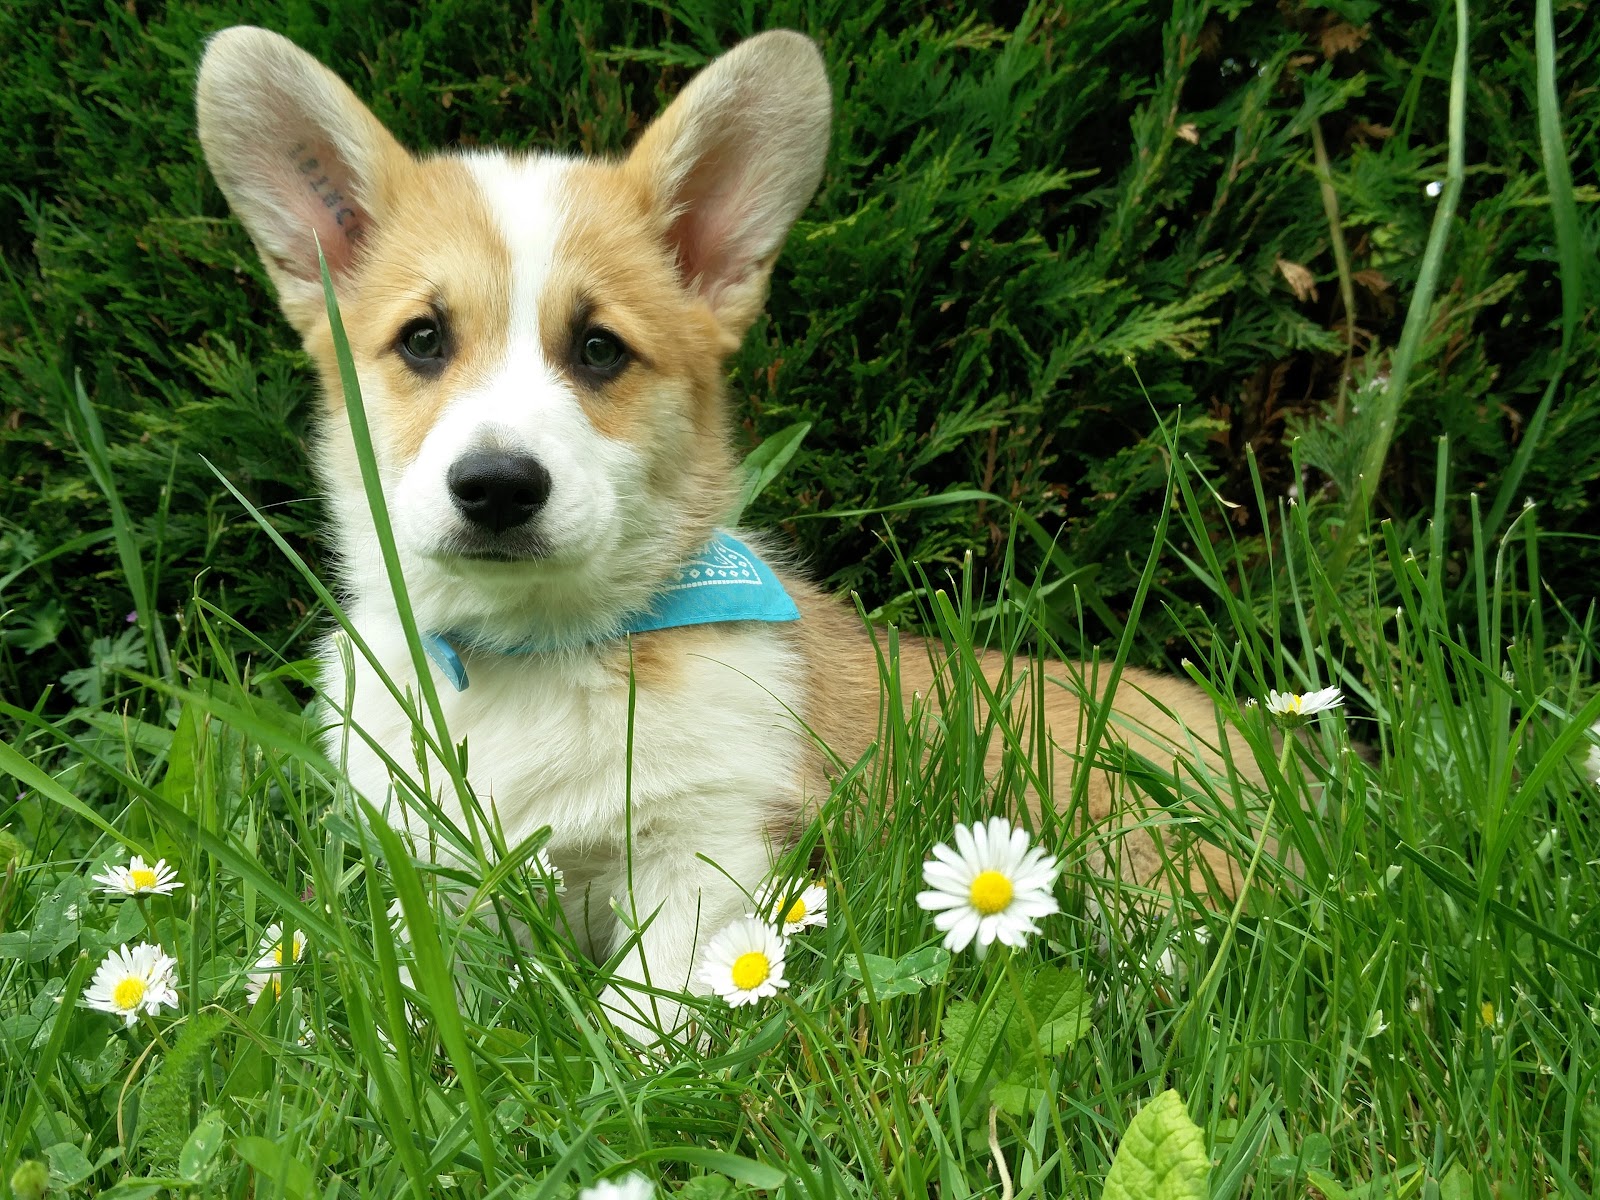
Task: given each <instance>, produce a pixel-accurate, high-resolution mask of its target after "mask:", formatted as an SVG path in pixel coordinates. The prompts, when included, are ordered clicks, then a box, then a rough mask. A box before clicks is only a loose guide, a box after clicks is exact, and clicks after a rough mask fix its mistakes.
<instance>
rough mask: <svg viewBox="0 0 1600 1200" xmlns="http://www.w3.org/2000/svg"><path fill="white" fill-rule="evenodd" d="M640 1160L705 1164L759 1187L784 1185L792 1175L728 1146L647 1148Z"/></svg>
mask: <svg viewBox="0 0 1600 1200" xmlns="http://www.w3.org/2000/svg"><path fill="white" fill-rule="evenodd" d="M638 1160H639V1161H640V1162H661V1161H663V1160H665V1161H667V1162H685V1163H689V1164H691V1165H692V1166H696V1167H704V1168H706V1170H708V1171H718V1172H720V1173H722V1174H723V1175H727V1176H730V1177H732V1178H734V1179H737V1180H738V1181H739V1182H740V1183H748V1184H749V1185H750V1186H751V1187H758V1188H775V1187H781V1186H782V1185H783V1183H784V1181H785V1180H786V1179H788V1178H789V1172H787V1171H785V1170H784V1169H783V1168H782V1167H778V1166H773V1165H772V1164H770V1163H764V1162H757V1161H756V1160H755V1159H753V1158H745V1157H744V1156H743V1155H740V1154H730V1153H729V1152H728V1151H726V1150H707V1149H703V1148H702V1147H700V1146H666V1147H663V1148H662V1149H660V1150H650V1151H647V1152H646V1153H644V1154H641V1155H639V1156H638Z"/></svg>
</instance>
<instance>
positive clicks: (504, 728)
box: [325, 617, 806, 987]
mask: <svg viewBox="0 0 1600 1200" xmlns="http://www.w3.org/2000/svg"><path fill="white" fill-rule="evenodd" d="M356 625H357V628H358V629H359V630H360V631H361V633H362V636H363V637H364V638H365V639H366V641H367V643H368V645H369V646H370V647H371V649H372V651H373V652H374V655H375V657H376V658H377V659H378V661H379V662H381V663H382V665H383V667H384V670H385V671H387V672H388V674H389V675H390V677H391V678H392V679H393V680H394V681H395V682H396V683H397V684H398V685H399V686H400V687H401V688H402V689H403V690H405V689H409V690H410V691H411V692H412V693H413V694H415V693H416V674H415V671H414V669H413V667H412V658H411V653H410V650H409V648H408V647H407V645H406V643H405V639H404V637H403V635H402V633H401V631H400V628H399V625H398V622H396V621H394V620H393V619H392V618H388V617H379V618H375V619H367V620H362V619H360V618H359V617H358V618H357V622H356ZM643 637H648V638H653V639H660V640H658V641H655V642H654V643H653V644H651V645H650V646H648V647H646V646H644V645H642V644H637V645H636V648H635V659H634V662H635V668H634V670H633V671H632V672H631V680H632V687H631V689H630V671H629V668H628V658H627V654H626V651H625V650H621V649H619V648H618V647H616V646H610V647H603V648H597V649H594V650H589V651H584V652H579V653H573V654H565V655H559V656H544V655H492V654H472V655H470V656H468V657H467V658H466V665H467V669H468V672H469V675H470V681H471V682H470V685H469V686H468V687H467V688H466V689H465V690H463V691H460V692H457V691H455V690H453V689H452V687H451V685H450V684H449V683H448V682H447V681H446V680H444V679H443V677H442V676H439V675H438V674H435V675H434V684H435V687H436V688H437V689H438V693H439V698H440V702H441V705H442V708H443V711H444V716H445V720H446V723H447V725H448V728H449V736H450V737H451V739H453V741H455V742H457V743H459V742H462V741H464V742H465V743H466V747H467V764H468V766H467V777H468V780H469V782H470V783H471V785H472V788H473V791H474V792H475V793H476V795H477V797H478V799H479V801H480V803H481V804H482V805H483V807H484V808H485V810H487V811H489V812H491V813H492V814H493V817H494V819H495V820H496V821H498V823H499V825H500V827H501V829H502V831H503V835H504V839H505V843H506V845H508V846H512V845H516V844H517V843H518V842H520V841H522V840H523V839H524V838H526V837H528V836H529V835H531V834H533V833H534V832H536V831H537V830H538V829H540V828H542V827H544V826H549V827H550V829H551V838H550V843H549V852H550V856H551V858H552V859H553V861H554V862H555V864H556V865H557V866H558V867H559V868H561V870H562V872H563V874H564V875H565V877H566V881H567V885H568V886H567V892H566V896H565V900H566V903H567V907H568V911H569V913H571V914H572V915H573V916H575V917H576V916H577V915H578V914H580V913H587V914H588V920H589V922H590V923H589V924H588V925H587V926H585V927H583V928H582V929H580V936H584V937H586V939H587V940H588V942H589V943H590V949H591V952H592V953H594V954H596V955H597V956H598V957H604V956H605V955H606V954H608V953H609V952H610V951H611V950H612V949H614V948H615V945H616V944H617V942H619V941H620V940H621V937H620V935H621V933H622V930H621V929H620V928H619V927H617V926H616V925H615V923H614V922H612V921H610V919H609V918H610V902H611V901H612V900H616V901H618V902H619V903H627V902H628V901H629V899H630V897H628V896H627V895H626V892H627V880H628V879H629V875H630V871H629V867H630V863H629V855H630V847H629V845H628V842H627V837H626V834H627V831H628V830H629V829H630V827H631V829H632V833H633V843H632V847H631V856H632V862H631V868H632V870H631V876H632V881H633V894H632V896H631V903H632V910H633V912H634V913H635V914H636V915H637V917H638V918H639V919H641V920H650V921H651V924H650V926H649V928H648V929H647V931H646V934H645V937H644V939H643V949H644V956H645V957H646V958H647V959H648V967H647V968H643V969H642V970H640V971H635V972H632V973H631V976H630V973H629V972H627V971H625V970H624V971H619V974H623V975H625V976H630V977H642V973H643V970H648V972H649V974H650V976H651V980H652V982H654V983H656V984H657V985H658V986H676V987H682V986H683V985H684V984H685V983H686V982H687V980H688V976H689V972H690V969H691V967H692V964H693V959H694V953H695V947H696V946H697V945H703V944H704V943H705V941H706V940H707V939H708V938H709V937H710V935H711V934H713V933H715V931H716V930H717V929H718V928H720V927H721V926H722V925H723V924H725V923H726V922H727V921H728V920H731V919H732V918H734V917H736V916H738V915H739V913H740V912H742V911H744V910H745V909H746V908H748V905H749V901H748V899H747V898H746V896H745V894H744V892H749V891H753V890H754V889H755V888H756V887H757V886H759V884H760V883H761V881H762V877H763V876H764V874H765V873H766V871H767V869H768V868H769V866H770V861H771V852H772V848H771V847H770V846H769V844H768V841H769V831H771V830H773V829H776V828H780V827H781V826H782V825H784V824H786V823H787V821H788V819H790V818H792V816H793V814H794V813H795V812H796V811H797V810H798V807H799V805H800V800H801V798H800V795H799V778H800V774H801V756H802V754H803V753H804V752H805V749H806V746H805V742H804V740H803V739H804V734H803V732H802V731H801V729H800V727H799V723H798V721H797V718H796V717H795V716H794V713H795V712H797V711H798V710H799V709H800V707H801V699H802V698H801V695H800V684H799V681H800V679H801V677H802V672H801V665H800V662H799V658H798V656H797V654H796V652H795V651H794V649H793V648H792V646H791V644H790V641H789V639H788V638H787V637H785V636H784V633H783V631H782V630H781V627H774V626H764V625H757V624H744V625H737V626H723V627H717V628H715V629H697V630H669V631H665V632H663V633H658V634H651V635H643ZM640 641H641V642H642V639H640ZM354 659H355V661H354V663H353V667H352V669H351V671H350V674H349V675H348V677H347V676H346V674H345V671H344V668H343V667H342V666H341V665H340V662H339V656H338V654H337V653H335V652H333V651H332V650H330V652H329V654H328V655H327V656H326V658H325V662H326V667H325V669H326V672H327V684H328V695H330V696H332V697H343V696H345V695H347V694H349V695H351V697H352V706H351V713H350V725H351V729H350V730H349V731H348V736H346V731H343V730H339V729H335V730H333V731H331V732H330V739H332V740H334V743H335V745H334V748H335V750H336V751H337V749H338V742H339V741H343V742H344V744H345V745H346V746H347V747H348V751H347V759H346V766H347V770H348V772H349V777H350V780H351V782H352V784H353V785H354V786H355V788H356V789H357V790H358V791H359V792H360V793H361V794H362V795H364V796H365V797H367V799H368V800H369V801H371V802H372V803H373V804H375V805H378V806H383V805H385V804H386V803H387V804H388V805H389V811H390V812H391V813H392V814H394V816H392V817H391V819H392V820H394V821H395V823H396V824H397V825H401V824H403V825H407V826H409V827H410V828H411V829H412V830H413V831H414V832H417V833H421V832H423V831H424V830H425V829H426V825H425V823H424V822H422V821H421V819H420V816H419V815H416V814H405V815H402V814H403V813H404V806H403V805H402V804H401V801H400V799H399V797H402V796H403V795H404V794H405V793H406V790H407V789H406V788H405V787H403V786H401V787H396V786H395V781H394V778H393V772H392V771H391V769H390V768H389V767H388V766H387V765H386V764H385V763H384V761H383V758H382V756H380V754H379V753H378V750H377V749H375V748H374V746H376V747H379V748H381V749H382V750H383V752H384V753H386V754H387V755H388V756H389V757H390V758H391V759H392V760H394V761H395V763H396V764H397V765H398V766H399V767H400V768H401V769H403V770H404V771H405V772H406V773H407V774H409V775H410V776H411V777H412V779H413V780H416V779H420V778H421V770H420V769H419V764H418V763H417V762H416V760H415V753H414V751H413V746H414V744H416V739H415V738H414V736H413V731H414V721H415V717H414V716H413V714H412V713H410V712H408V711H407V710H406V707H405V706H403V705H401V704H400V703H398V702H397V701H396V700H395V698H394V697H393V696H392V695H391V694H390V692H389V690H388V689H387V688H386V687H385V686H384V684H383V682H382V680H381V678H380V677H379V674H378V672H377V671H376V670H375V669H374V668H373V666H372V665H371V664H370V663H368V662H366V661H365V660H363V659H362V658H361V657H360V656H359V655H355V656H354ZM347 689H349V690H348V692H347ZM630 691H631V697H630ZM357 730H359V731H360V732H359V733H358V732H356V731H357ZM363 734H364V735H365V736H362V735H363ZM369 740H370V744H369ZM630 742H631V751H632V753H631V764H630V755H629V749H630ZM630 767H631V769H630ZM427 772H428V776H429V780H430V787H431V789H432V791H433V793H434V795H435V796H436V797H437V799H438V800H439V802H440V803H441V804H442V805H443V807H444V808H445V810H446V811H447V812H448V813H449V814H450V815H451V817H452V818H453V819H456V820H457V821H459V820H460V819H461V815H462V814H461V805H460V798H459V797H457V796H455V795H454V793H453V789H450V788H449V787H448V786H447V785H446V786H441V784H440V781H441V780H443V779H445V778H446V775H445V773H444V771H443V769H442V767H441V766H440V765H439V764H438V763H437V762H434V761H430V762H429V763H428V764H427ZM728 877H731V879H732V882H730V881H729V878H728ZM741 889H743V891H741ZM596 914H599V917H600V919H601V920H605V921H606V922H607V924H606V926H605V927H598V928H597V927H596V926H595V924H594V921H595V919H596Z"/></svg>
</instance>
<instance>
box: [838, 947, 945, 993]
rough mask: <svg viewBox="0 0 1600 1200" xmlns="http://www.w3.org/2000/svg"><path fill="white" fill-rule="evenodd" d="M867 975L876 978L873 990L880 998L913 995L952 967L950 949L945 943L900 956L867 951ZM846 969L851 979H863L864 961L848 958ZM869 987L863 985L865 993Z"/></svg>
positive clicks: (868, 977)
mask: <svg viewBox="0 0 1600 1200" xmlns="http://www.w3.org/2000/svg"><path fill="white" fill-rule="evenodd" d="M861 958H862V959H863V960H864V961H865V962H866V967H867V975H866V978H867V979H870V980H871V982H872V993H873V995H875V996H876V997H877V998H878V999H879V1000H885V999H888V998H889V997H890V996H913V995H915V994H916V993H918V992H920V991H922V990H923V989H925V988H928V987H932V986H933V985H934V984H936V983H938V982H939V981H940V980H941V979H943V978H944V977H945V974H946V973H947V972H948V971H949V970H950V952H949V951H948V950H946V949H945V948H944V947H943V946H924V947H922V948H921V949H920V950H913V951H912V952H911V953H910V954H906V955H903V956H902V957H900V958H888V957H886V956H885V955H882V954H863V955H862V956H861ZM844 973H845V974H846V975H848V976H850V978H851V979H858V980H859V979H862V974H861V963H860V962H858V961H857V960H856V959H854V958H849V959H846V960H845V963H844ZM865 990H866V989H865V988H863V989H862V991H863V993H865Z"/></svg>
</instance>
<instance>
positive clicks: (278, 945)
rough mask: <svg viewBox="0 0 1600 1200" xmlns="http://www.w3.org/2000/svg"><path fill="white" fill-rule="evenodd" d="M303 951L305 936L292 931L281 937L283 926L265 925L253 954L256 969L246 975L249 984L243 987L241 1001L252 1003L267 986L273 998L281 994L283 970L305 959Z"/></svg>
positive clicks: (297, 931) (275, 923)
mask: <svg viewBox="0 0 1600 1200" xmlns="http://www.w3.org/2000/svg"><path fill="white" fill-rule="evenodd" d="M285 949H287V950H288V951H289V953H288V954H287V955H285V954H284V950H285ZM305 952H306V935H305V934H303V933H301V932H300V931H299V930H298V929H296V930H295V931H294V932H293V933H291V934H290V935H289V936H288V937H287V938H285V937H284V936H283V926H281V925H279V924H278V923H277V922H276V921H274V922H273V923H272V924H271V925H268V926H267V930H266V932H265V933H264V934H263V935H262V937H261V948H260V949H259V950H258V951H257V952H256V953H257V954H258V955H259V957H258V958H257V959H256V969H255V970H254V971H251V972H250V982H249V985H248V986H247V987H246V988H245V999H246V1000H247V1001H248V1002H249V1003H251V1004H254V1003H255V1002H256V1001H257V1000H259V999H261V993H262V992H264V991H266V990H267V989H268V988H269V987H270V988H271V989H272V995H273V998H274V999H276V998H277V997H279V996H281V995H283V976H284V970H285V968H286V967H291V966H293V965H294V964H295V963H297V962H299V961H300V960H301V958H303V957H304V956H305ZM286 959H287V961H285V960H286Z"/></svg>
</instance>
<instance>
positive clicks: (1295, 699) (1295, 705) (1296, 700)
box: [1289, 696, 1305, 714]
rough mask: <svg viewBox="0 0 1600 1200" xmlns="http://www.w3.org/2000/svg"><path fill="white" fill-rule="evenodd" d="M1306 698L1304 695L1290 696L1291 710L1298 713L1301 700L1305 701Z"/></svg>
mask: <svg viewBox="0 0 1600 1200" xmlns="http://www.w3.org/2000/svg"><path fill="white" fill-rule="evenodd" d="M1304 699H1305V697H1304V696H1290V697H1289V711H1290V712H1292V713H1295V714H1298V713H1299V712H1300V704H1301V701H1303V700H1304Z"/></svg>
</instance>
